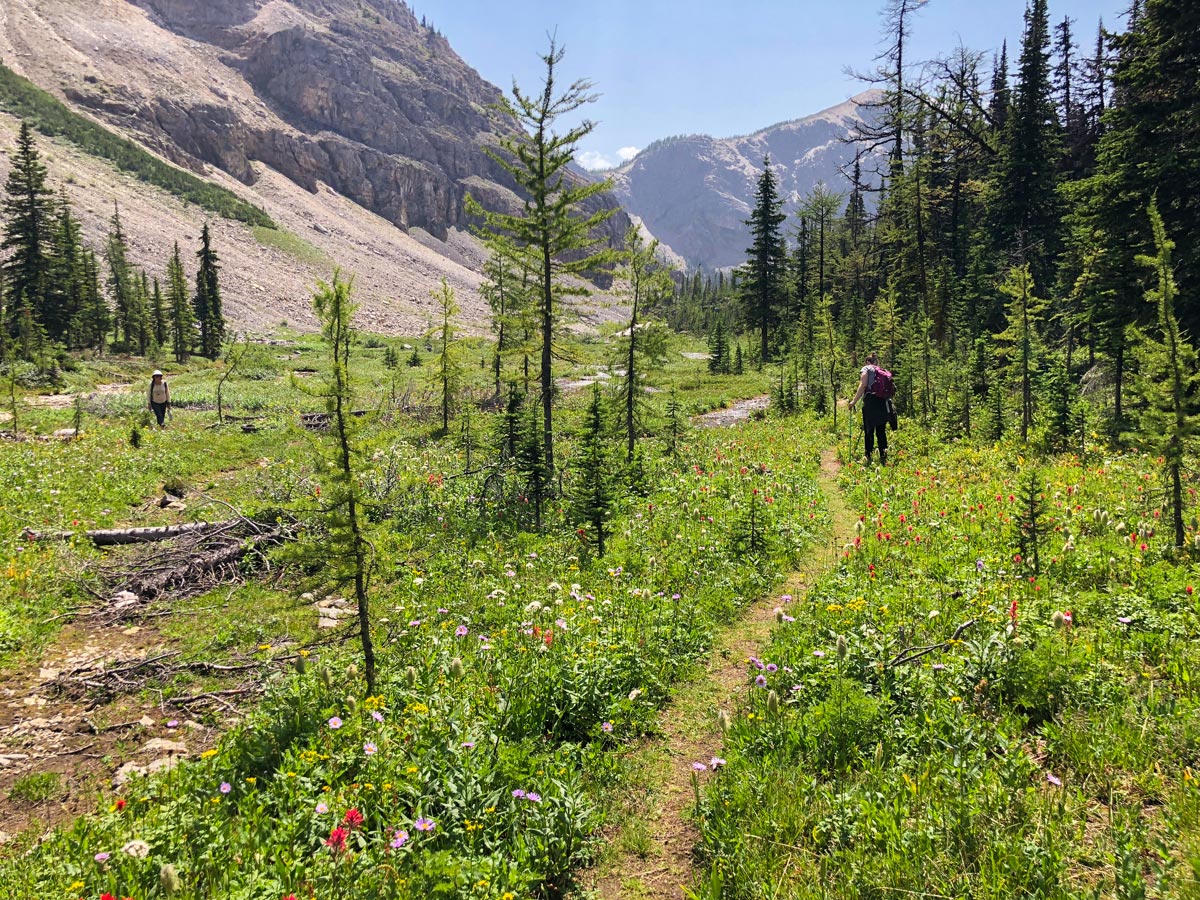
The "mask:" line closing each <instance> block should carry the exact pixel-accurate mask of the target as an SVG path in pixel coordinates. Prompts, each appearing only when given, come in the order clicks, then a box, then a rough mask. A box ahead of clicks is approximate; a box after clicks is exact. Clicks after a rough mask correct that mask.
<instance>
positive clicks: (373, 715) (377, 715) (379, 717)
mask: <svg viewBox="0 0 1200 900" xmlns="http://www.w3.org/2000/svg"><path fill="white" fill-rule="evenodd" d="M371 718H372V719H374V720H375V721H376V722H382V721H383V713H381V712H380V711H379V710H377V709H373V710H371Z"/></svg>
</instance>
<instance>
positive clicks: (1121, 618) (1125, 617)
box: [1117, 616, 1133, 625]
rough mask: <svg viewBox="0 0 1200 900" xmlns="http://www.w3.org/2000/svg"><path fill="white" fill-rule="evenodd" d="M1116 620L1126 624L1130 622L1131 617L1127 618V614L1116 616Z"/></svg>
mask: <svg viewBox="0 0 1200 900" xmlns="http://www.w3.org/2000/svg"><path fill="white" fill-rule="evenodd" d="M1117 621H1118V622H1120V623H1121V624H1122V625H1128V624H1129V623H1130V622H1132V621H1133V619H1131V618H1129V616H1117Z"/></svg>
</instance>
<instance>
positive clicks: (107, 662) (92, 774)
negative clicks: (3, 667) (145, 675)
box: [0, 622, 216, 835]
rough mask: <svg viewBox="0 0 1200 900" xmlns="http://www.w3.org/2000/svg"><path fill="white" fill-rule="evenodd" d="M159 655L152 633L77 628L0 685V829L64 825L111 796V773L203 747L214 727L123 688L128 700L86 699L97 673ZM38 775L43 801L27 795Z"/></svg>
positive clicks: (155, 765) (159, 643) (161, 763)
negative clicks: (43, 785) (100, 796)
mask: <svg viewBox="0 0 1200 900" xmlns="http://www.w3.org/2000/svg"><path fill="white" fill-rule="evenodd" d="M165 652H167V645H166V644H165V643H164V641H163V639H162V638H161V636H160V635H159V634H158V633H157V632H156V631H155V630H154V629H152V628H146V627H143V626H136V625H132V626H124V627H122V626H99V627H98V626H96V625H95V624H92V623H88V622H78V623H73V624H71V625H68V626H67V627H66V628H64V629H63V631H62V632H61V633H60V635H59V637H58V639H57V640H56V641H55V642H54V644H53V645H52V646H51V647H50V648H49V649H48V650H47V651H46V653H45V654H44V655H43V657H42V659H41V661H40V665H38V666H31V667H29V668H25V669H18V670H15V671H12V672H9V673H8V674H7V676H6V677H5V678H4V679H3V680H2V681H0V832H4V833H8V834H10V835H11V834H16V833H18V832H20V831H23V830H25V829H27V828H31V827H35V826H36V827H37V828H38V829H47V828H51V827H53V826H54V825H57V824H60V823H62V822H66V821H70V820H71V819H73V818H75V817H76V816H79V815H82V814H84V813H87V812H90V811H92V810H94V809H95V805H96V798H97V795H98V794H104V793H108V792H110V791H114V790H117V791H118V792H119V787H114V776H118V778H119V779H120V780H122V782H123V781H124V780H127V779H128V777H129V773H130V772H131V771H151V770H158V769H162V768H168V767H170V766H171V765H174V762H175V760H176V759H179V758H182V757H184V756H187V755H190V754H194V753H197V752H199V751H201V750H203V749H204V748H205V747H207V746H209V745H210V744H211V743H212V742H213V740H214V739H215V735H216V730H215V729H213V728H211V727H209V726H206V725H201V724H200V723H198V722H195V721H193V720H191V719H190V718H188V717H186V716H183V715H178V714H176V713H173V712H172V711H171V710H170V709H168V708H166V707H165V706H164V705H162V704H161V703H159V704H156V703H154V702H153V699H152V698H147V697H145V696H144V695H142V694H141V692H140V691H137V690H136V688H132V682H131V689H133V690H135V693H134V694H128V695H127V694H118V695H116V696H112V695H111V694H110V692H108V691H99V692H96V693H93V692H92V690H91V688H92V686H93V685H96V684H98V683H99V682H98V681H97V679H98V678H104V677H106V673H113V672H119V671H120V670H122V669H136V667H137V666H138V665H139V664H141V663H143V662H145V661H146V660H148V659H153V658H154V657H156V656H160V655H161V654H163V653H165ZM118 677H119V676H118ZM122 767H124V769H123V771H122ZM135 767H136V768H135ZM38 775H51V776H57V777H56V778H54V779H53V780H51V779H43V782H44V783H47V784H48V785H49V786H48V787H46V788H45V790H44V794H45V796H41V795H40V793H39V795H38V796H36V797H30V796H29V794H28V791H27V790H26V787H27V786H28V785H30V784H34V783H36V782H37V779H36V778H31V777H30V776H38Z"/></svg>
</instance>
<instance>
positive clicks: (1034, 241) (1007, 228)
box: [993, 0, 1063, 284]
mask: <svg viewBox="0 0 1200 900" xmlns="http://www.w3.org/2000/svg"><path fill="white" fill-rule="evenodd" d="M1046 2H1047V0H1029V6H1028V8H1027V9H1026V11H1025V36H1024V39H1023V41H1022V44H1021V62H1020V72H1019V75H1018V78H1017V88H1016V94H1015V96H1014V99H1013V108H1012V115H1011V116H1010V118H1009V121H1008V127H1007V129H1006V131H1005V135H1004V142H1003V144H1002V145H1001V151H1000V161H999V167H998V171H997V173H996V180H995V184H994V186H993V188H994V197H993V207H994V217H995V222H994V227H995V234H994V240H995V243H996V249H997V250H998V251H999V253H1000V254H1001V255H1002V256H1003V257H1005V258H1008V259H1012V260H1015V261H1016V262H1018V263H1025V262H1028V264H1029V267H1030V273H1031V275H1032V277H1033V280H1034V281H1035V283H1037V284H1053V283H1054V277H1053V276H1054V274H1055V258H1056V256H1057V253H1058V251H1059V248H1060V245H1061V242H1062V241H1061V233H1060V232H1061V226H1062V216H1063V210H1062V208H1061V204H1060V202H1059V197H1058V168H1059V158H1060V155H1061V147H1062V139H1061V134H1060V128H1059V123H1058V115H1057V112H1056V110H1055V106H1054V97H1053V89H1052V85H1051V82H1050V22H1049V17H1048V13H1047V8H1046Z"/></svg>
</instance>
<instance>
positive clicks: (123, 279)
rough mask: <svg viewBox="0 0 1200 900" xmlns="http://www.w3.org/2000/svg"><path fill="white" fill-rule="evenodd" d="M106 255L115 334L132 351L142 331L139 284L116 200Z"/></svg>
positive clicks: (126, 348)
mask: <svg viewBox="0 0 1200 900" xmlns="http://www.w3.org/2000/svg"><path fill="white" fill-rule="evenodd" d="M104 256H105V260H106V261H107V263H108V295H109V297H110V298H111V299H112V305H113V329H114V333H115V334H116V336H117V339H118V340H119V341H120V342H121V343H122V345H123V346H124V347H125V350H126V352H132V351H133V348H134V345H135V344H136V343H137V335H138V333H139V332H140V331H141V322H140V319H141V310H139V309H138V298H137V286H136V284H135V283H134V278H133V270H132V268H131V267H130V265H129V247H128V245H127V244H126V243H125V231H124V229H123V228H122V226H121V210H120V209H119V208H118V207H117V205H116V204H115V203H114V204H113V214H112V219H111V220H110V227H109V232H108V241H107V243H106V244H105V247H104Z"/></svg>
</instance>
